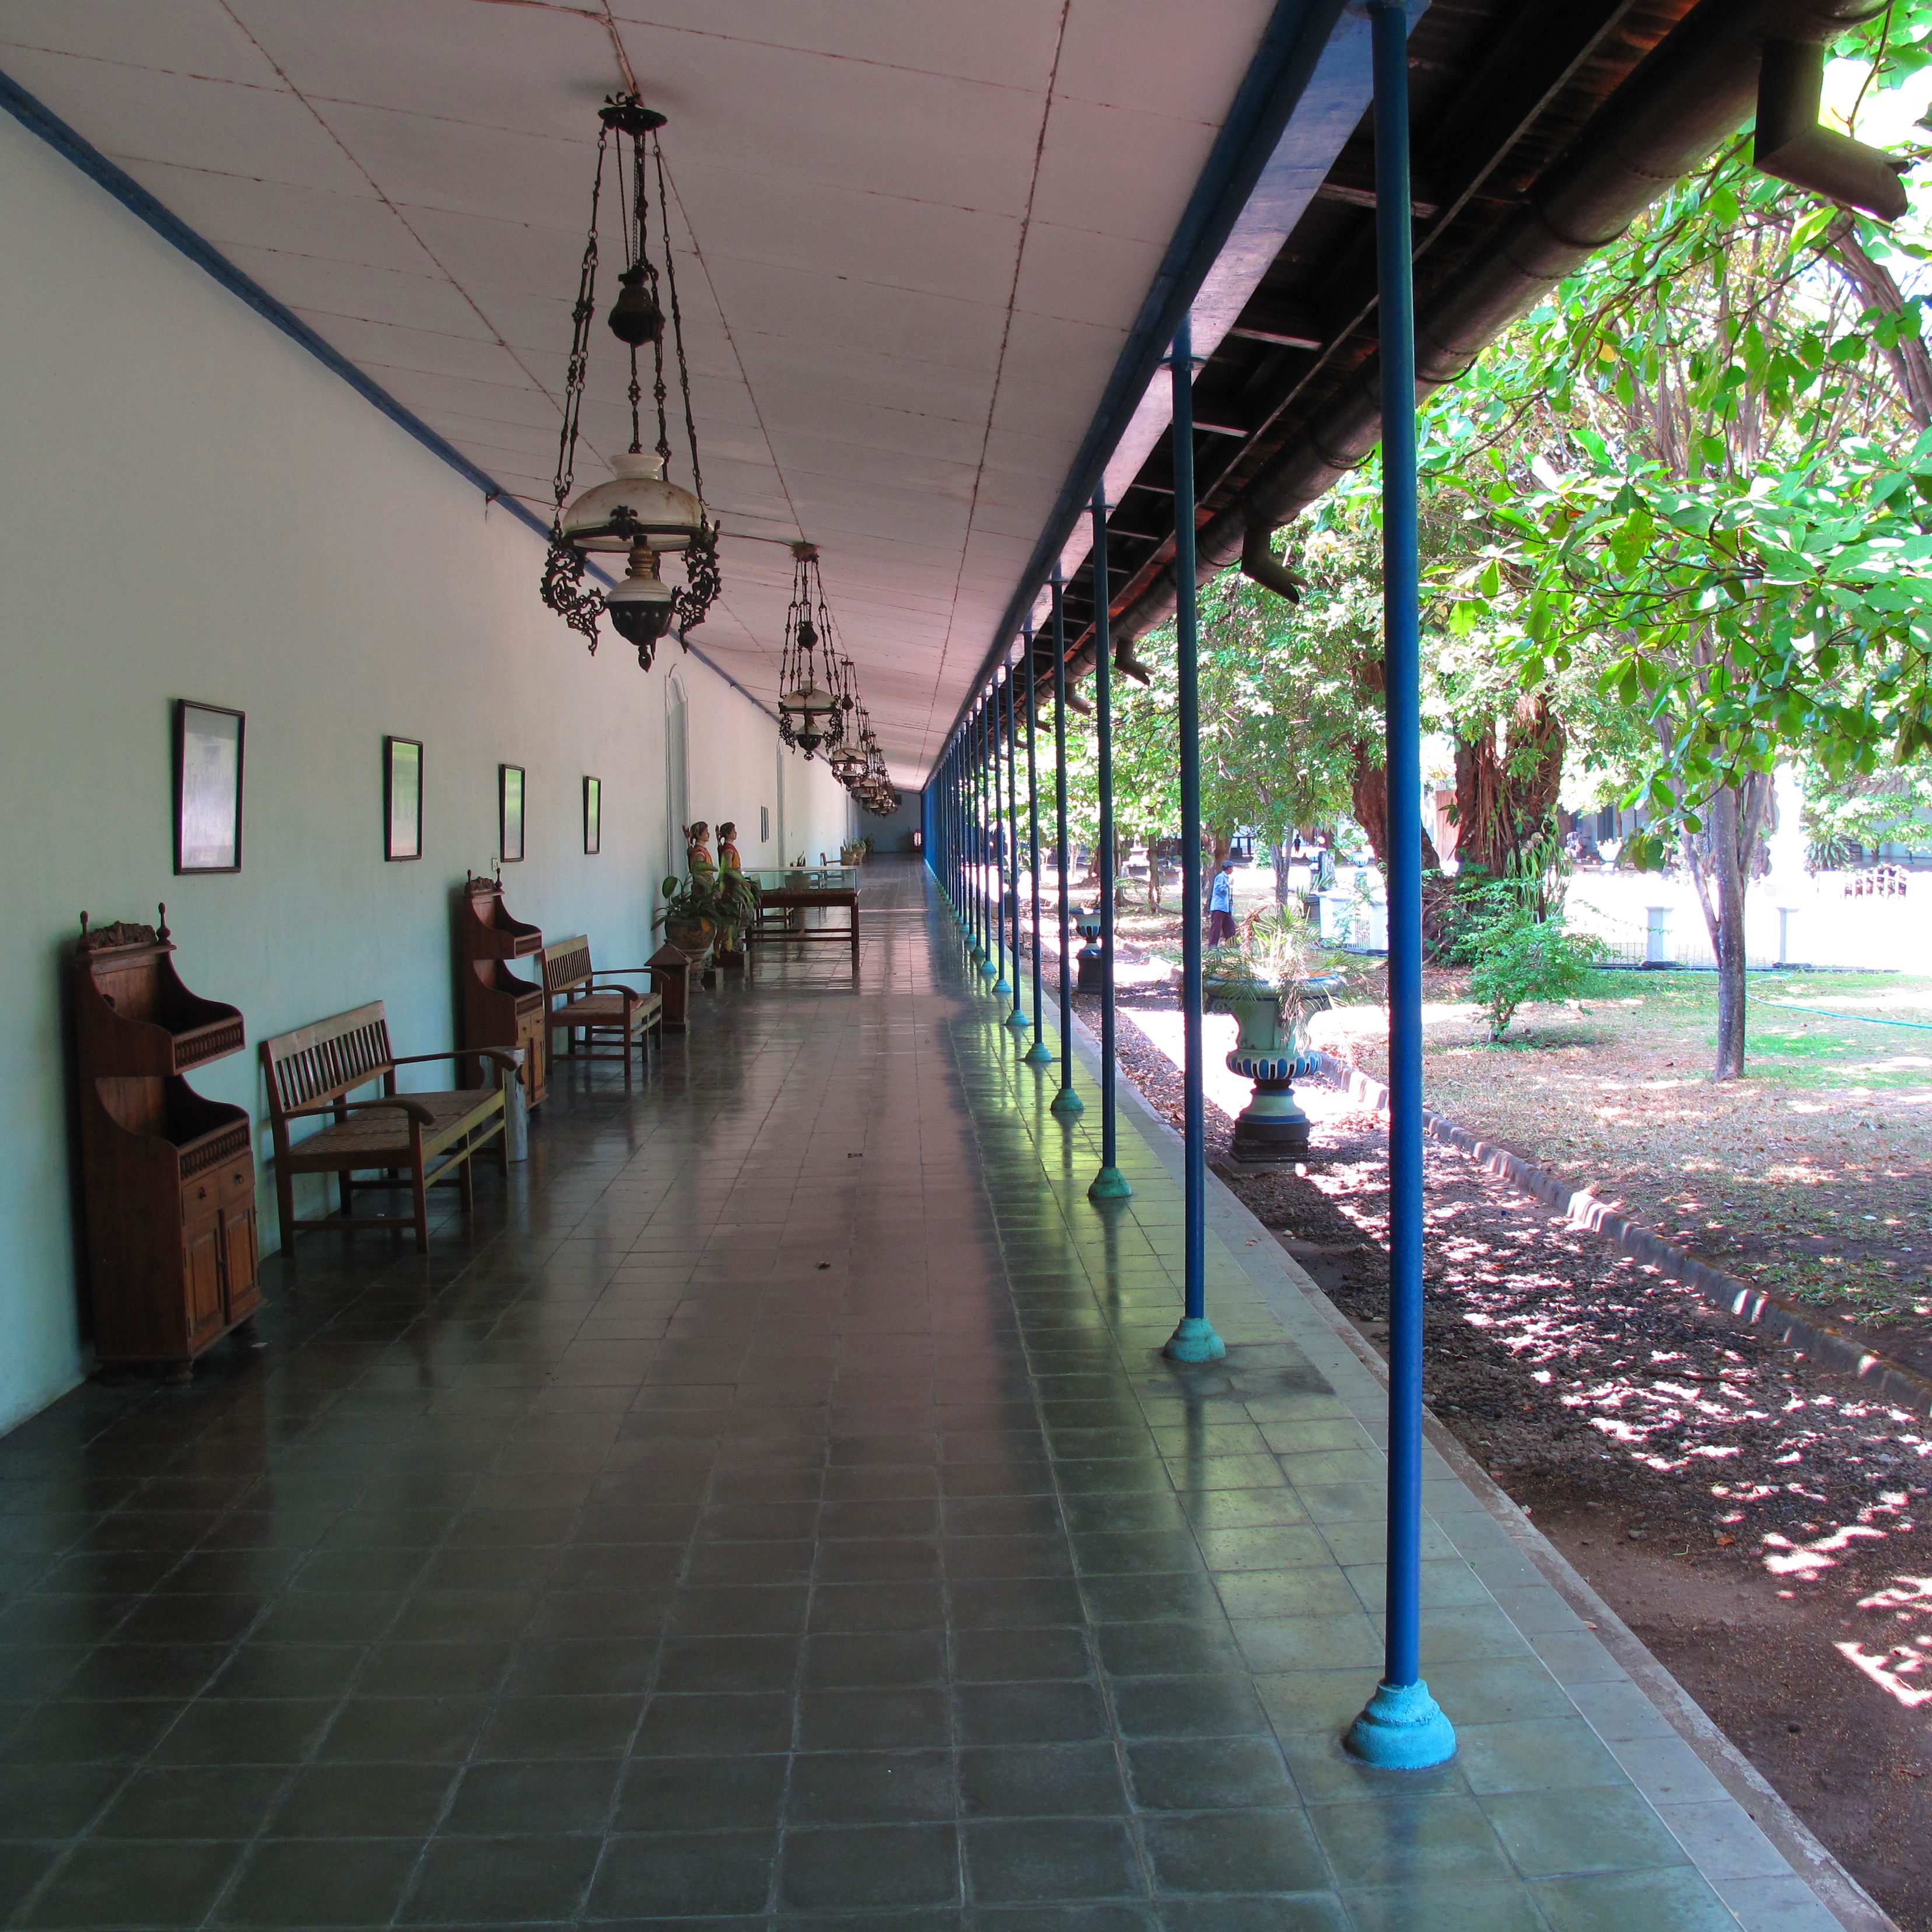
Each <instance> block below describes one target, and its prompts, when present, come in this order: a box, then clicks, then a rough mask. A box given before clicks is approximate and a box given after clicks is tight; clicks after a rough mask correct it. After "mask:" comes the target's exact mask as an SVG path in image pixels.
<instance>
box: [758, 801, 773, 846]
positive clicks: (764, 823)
mask: <svg viewBox="0 0 1932 1932" xmlns="http://www.w3.org/2000/svg"><path fill="white" fill-rule="evenodd" d="M771 835H772V808H771V807H770V806H769V805H760V806H759V807H758V843H759V844H760V845H763V844H766V843H767V842H768V841H769V839H770V838H771Z"/></svg>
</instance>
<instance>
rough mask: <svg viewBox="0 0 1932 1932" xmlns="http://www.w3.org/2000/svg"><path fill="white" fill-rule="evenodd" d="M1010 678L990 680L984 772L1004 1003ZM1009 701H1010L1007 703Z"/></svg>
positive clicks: (999, 991)
mask: <svg viewBox="0 0 1932 1932" xmlns="http://www.w3.org/2000/svg"><path fill="white" fill-rule="evenodd" d="M1012 682H1013V674H1012V670H1011V667H1007V670H1005V671H1004V672H1003V673H1002V674H1001V676H998V677H997V678H995V679H994V680H993V703H992V718H991V724H992V747H991V748H992V757H991V758H990V759H989V760H988V766H987V768H988V770H989V772H990V773H991V774H992V781H993V825H994V828H995V829H994V833H993V962H994V972H993V991H994V992H995V995H998V997H999V998H1001V999H1004V998H1006V996H1007V995H1008V994H1009V993H1010V992H1012V991H1013V986H1010V985H1008V984H1007V907H1006V885H1007V845H1008V844H1009V843H1010V841H1011V839H1012V838H1013V826H1012V825H1011V824H1010V823H1009V822H1008V820H1007V799H1006V791H1005V788H1004V787H1003V786H1002V785H1001V783H1000V741H1001V725H1002V723H1003V720H1004V713H1003V712H1002V711H1001V704H1000V692H1001V688H1002V687H1003V686H1007V687H1010V685H1011V684H1012ZM1008 701H1009V702H1010V701H1011V699H1010V697H1009V700H1008ZM1019 977H1020V956H1019V954H1018V953H1015V954H1014V955H1013V985H1014V986H1016V985H1018V984H1019Z"/></svg>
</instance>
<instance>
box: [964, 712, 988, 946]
mask: <svg viewBox="0 0 1932 1932" xmlns="http://www.w3.org/2000/svg"><path fill="white" fill-rule="evenodd" d="M977 842H980V707H977V705H974V713H972V717H970V718H968V721H966V846H964V852H962V865H964V877H962V879H960V883H962V886H964V891H966V939H968V949H966V950H968V953H970V955H972V962H974V966H980V964H983V960H986V947H982V945H980V875H977V868H976V852H974V848H976V846H977Z"/></svg>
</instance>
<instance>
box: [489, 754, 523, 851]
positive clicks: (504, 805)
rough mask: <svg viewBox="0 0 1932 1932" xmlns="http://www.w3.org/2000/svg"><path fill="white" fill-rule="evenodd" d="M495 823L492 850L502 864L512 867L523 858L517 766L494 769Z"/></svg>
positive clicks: (520, 770)
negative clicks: (497, 831)
mask: <svg viewBox="0 0 1932 1932" xmlns="http://www.w3.org/2000/svg"><path fill="white" fill-rule="evenodd" d="M496 820H497V828H498V830H499V833H500V838H499V841H498V843H497V847H496V850H497V853H498V855H499V856H500V857H501V858H502V861H503V862H504V864H505V865H513V864H514V863H515V862H516V861H517V859H520V858H521V857H522V856H523V766H521V765H499V766H497V767H496Z"/></svg>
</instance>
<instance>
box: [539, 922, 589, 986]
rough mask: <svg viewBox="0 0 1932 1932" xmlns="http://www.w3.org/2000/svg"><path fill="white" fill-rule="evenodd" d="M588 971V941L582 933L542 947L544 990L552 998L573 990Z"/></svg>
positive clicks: (581, 983)
mask: <svg viewBox="0 0 1932 1932" xmlns="http://www.w3.org/2000/svg"><path fill="white" fill-rule="evenodd" d="M590 972H591V967H590V942H589V940H588V939H586V938H585V937H584V936H583V934H582V933H579V934H578V935H577V937H576V938H574V939H559V940H558V941H556V943H555V944H553V945H550V946H546V947H544V961H543V975H544V992H546V993H547V994H549V995H550V998H552V999H559V998H563V997H565V996H566V995H569V994H571V993H574V992H576V990H577V988H578V987H580V986H582V985H583V983H584V981H585V980H588V979H589V977H590Z"/></svg>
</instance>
